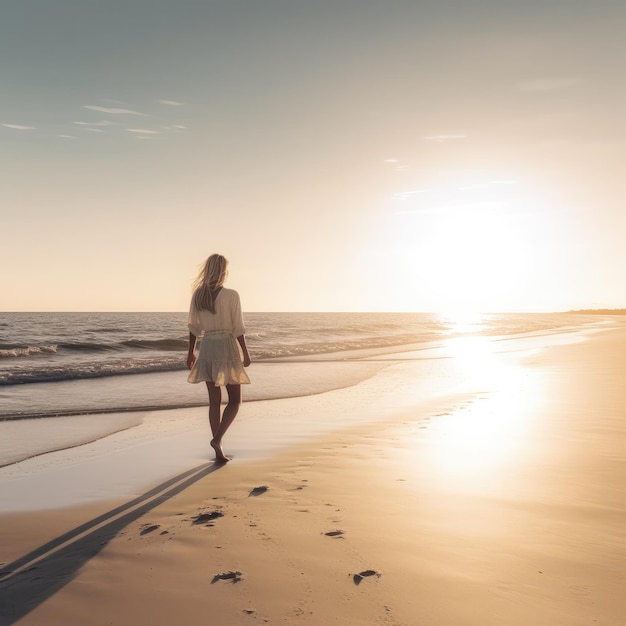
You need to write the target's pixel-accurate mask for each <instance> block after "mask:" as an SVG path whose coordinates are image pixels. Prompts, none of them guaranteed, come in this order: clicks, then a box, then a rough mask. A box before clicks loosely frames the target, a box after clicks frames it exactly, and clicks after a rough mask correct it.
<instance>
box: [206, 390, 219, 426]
mask: <svg viewBox="0 0 626 626" xmlns="http://www.w3.org/2000/svg"><path fill="white" fill-rule="evenodd" d="M206 388H207V390H208V392H209V424H210V425H211V433H212V434H213V437H215V433H216V432H217V429H218V428H219V427H220V422H221V418H220V414H221V411H222V406H221V405H222V388H221V387H216V386H215V385H214V384H213V383H212V382H210V381H207V384H206Z"/></svg>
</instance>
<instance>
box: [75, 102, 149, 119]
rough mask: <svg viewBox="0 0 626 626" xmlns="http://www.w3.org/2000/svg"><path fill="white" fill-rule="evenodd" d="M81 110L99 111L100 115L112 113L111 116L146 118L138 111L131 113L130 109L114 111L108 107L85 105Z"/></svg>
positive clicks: (114, 109)
mask: <svg viewBox="0 0 626 626" xmlns="http://www.w3.org/2000/svg"><path fill="white" fill-rule="evenodd" d="M83 109H90V110H91V111H100V112H101V113H112V114H113V115H141V116H143V117H145V116H146V114H145V113H140V112H139V111H133V110H131V109H116V108H108V107H99V106H96V105H95V104H85V105H84V106H83Z"/></svg>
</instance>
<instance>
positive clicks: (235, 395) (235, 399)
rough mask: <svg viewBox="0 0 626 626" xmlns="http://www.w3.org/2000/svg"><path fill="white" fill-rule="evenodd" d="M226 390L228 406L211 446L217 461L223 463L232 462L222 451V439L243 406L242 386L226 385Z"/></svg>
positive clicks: (214, 433)
mask: <svg viewBox="0 0 626 626" xmlns="http://www.w3.org/2000/svg"><path fill="white" fill-rule="evenodd" d="M226 390H227V391H228V404H227V405H226V408H225V409H224V415H223V416H222V420H221V422H220V424H219V427H218V429H217V431H213V440H212V441H211V446H213V449H214V450H215V455H216V458H217V460H218V461H222V462H226V461H230V459H229V458H228V457H227V456H226V455H225V454H224V452H223V450H222V437H223V436H224V434H225V433H226V431H227V430H228V428H229V427H230V425H231V424H232V423H233V421H234V419H235V417H237V413H238V412H239V405H240V404H241V385H226Z"/></svg>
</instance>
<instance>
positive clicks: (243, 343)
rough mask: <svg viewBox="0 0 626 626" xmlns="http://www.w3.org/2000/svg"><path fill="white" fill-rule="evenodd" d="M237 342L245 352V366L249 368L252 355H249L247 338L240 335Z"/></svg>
mask: <svg viewBox="0 0 626 626" xmlns="http://www.w3.org/2000/svg"><path fill="white" fill-rule="evenodd" d="M237 341H238V342H239V345H240V346H241V351H242V352H243V366H244V367H248V365H250V363H251V361H250V355H249V354H248V346H246V338H245V336H244V335H239V337H237Z"/></svg>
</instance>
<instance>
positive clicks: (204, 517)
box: [191, 511, 224, 525]
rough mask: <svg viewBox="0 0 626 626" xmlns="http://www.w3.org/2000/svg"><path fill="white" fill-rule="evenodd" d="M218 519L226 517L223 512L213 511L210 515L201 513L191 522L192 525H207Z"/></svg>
mask: <svg viewBox="0 0 626 626" xmlns="http://www.w3.org/2000/svg"><path fill="white" fill-rule="evenodd" d="M218 517H224V513H222V512H221V511H211V512H210V513H201V514H200V515H198V516H197V517H194V519H193V521H192V522H191V524H192V525H196V524H205V523H206V522H212V521H213V520H214V519H217V518H218Z"/></svg>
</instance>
